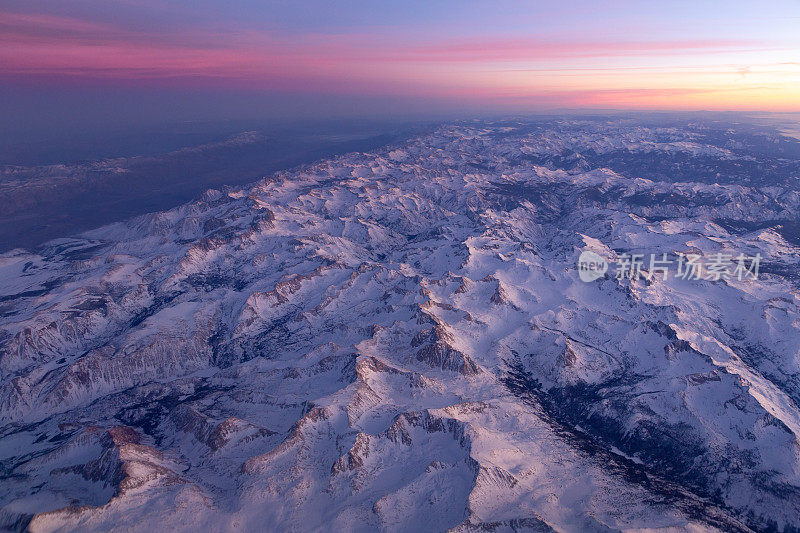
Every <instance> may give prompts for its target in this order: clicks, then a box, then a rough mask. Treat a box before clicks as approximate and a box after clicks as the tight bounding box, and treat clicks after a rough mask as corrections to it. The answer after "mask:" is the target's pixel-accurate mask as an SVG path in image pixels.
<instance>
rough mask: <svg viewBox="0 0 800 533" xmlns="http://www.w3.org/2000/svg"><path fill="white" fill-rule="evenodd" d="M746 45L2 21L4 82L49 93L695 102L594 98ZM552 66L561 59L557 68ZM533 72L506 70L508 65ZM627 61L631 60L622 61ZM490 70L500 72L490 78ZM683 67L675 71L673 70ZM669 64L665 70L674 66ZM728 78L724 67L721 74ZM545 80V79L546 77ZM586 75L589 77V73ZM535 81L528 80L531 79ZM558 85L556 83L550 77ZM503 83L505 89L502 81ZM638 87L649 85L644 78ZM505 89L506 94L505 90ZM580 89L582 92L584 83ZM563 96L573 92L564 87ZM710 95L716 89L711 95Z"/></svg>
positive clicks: (753, 46)
mask: <svg viewBox="0 0 800 533" xmlns="http://www.w3.org/2000/svg"><path fill="white" fill-rule="evenodd" d="M766 46H767V44H766V43H758V42H751V41H738V40H676V41H588V40H572V41H546V40H541V39H527V38H526V39H480V40H479V39H475V40H470V41H461V42H452V41H448V42H440V43H429V44H426V45H424V46H420V45H417V44H414V45H408V44H403V43H398V42H387V41H386V40H385V39H383V38H382V37H380V36H371V35H353V34H349V35H335V36H333V35H322V34H300V35H298V34H292V35H278V34H274V33H270V32H254V31H250V32H243V31H235V30H225V29H221V30H220V29H215V30H209V29H202V30H200V29H194V30H187V29H185V28H184V29H176V30H175V31H174V32H171V33H170V34H166V33H163V32H156V33H152V34H151V33H146V32H141V31H132V30H127V29H122V28H118V27H115V26H111V25H107V24H100V23H93V22H87V21H83V20H78V19H72V18H65V17H54V16H49V15H21V14H14V13H2V12H0V77H2V78H3V79H5V80H12V81H22V82H31V81H37V80H38V82H40V83H52V82H54V81H58V82H60V83H63V82H64V81H68V82H74V83H92V84H99V83H102V84H109V83H120V84H126V85H134V84H139V85H143V84H147V85H152V84H157V85H162V86H178V87H223V88H225V87H227V88H248V89H280V90H287V91H305V92H332V93H350V94H353V93H358V94H386V95H425V96H434V97H448V96H452V97H457V98H462V99H464V100H470V101H476V102H477V101H479V100H481V99H483V100H495V101H499V100H501V99H505V101H507V102H515V101H526V100H531V99H536V100H537V101H538V102H542V103H544V104H545V105H547V104H551V105H590V104H591V105H600V104H605V103H609V102H615V101H618V100H624V99H628V100H629V101H631V102H634V103H635V102H645V101H660V100H662V99H665V98H673V99H681V98H687V97H694V96H697V95H698V94H700V93H701V92H703V91H706V92H707V91H708V89H702V88H678V89H657V88H652V89H648V88H646V87H645V88H640V89H636V88H632V89H624V90H616V89H605V90H604V89H602V88H597V87H596V84H595V83H594V81H593V79H594V78H593V77H594V76H595V75H596V73H597V72H599V71H603V72H611V73H621V72H624V71H625V70H632V71H635V70H644V69H650V68H664V71H665V72H667V73H669V72H671V71H673V69H676V68H677V67H674V66H663V67H659V63H658V62H655V61H654V62H653V64H652V65H651V66H648V67H642V66H630V65H624V63H623V64H622V65H620V61H617V62H615V63H616V65H618V66H610V65H609V64H607V63H603V62H602V61H600V60H601V59H603V58H627V57H631V56H648V57H649V56H660V57H665V56H670V55H672V56H677V57H684V56H686V55H701V56H704V57H707V56H708V55H710V54H715V53H730V52H733V51H741V50H766ZM548 60H558V63H557V64H556V65H557V66H555V67H554V65H553V64H551V63H548V62H547V61H548ZM510 61H514V62H522V63H524V62H528V63H529V64H530V66H531V67H532V68H529V69H526V68H520V69H511V70H509V69H504V68H503V67H504V65H503V63H504V62H510ZM623 61H624V60H623ZM487 63H495V64H496V65H495V66H496V68H494V69H491V68H490V69H487ZM672 63H674V62H672ZM669 64H670V63H669V62H665V63H662V65H669ZM716 67H717V68H719V65H717V66H716ZM553 70H560V71H567V70H570V71H572V72H571V73H570V76H572V79H577V80H578V81H577V82H576V84H571V85H575V86H571V87H570V88H571V89H572V90H556V89H553V90H545V89H543V88H541V87H536V86H525V84H526V83H527V82H525V81H521V78H519V77H516V78H514V81H513V82H512V81H511V80H510V79H507V78H502V77H499V75H500V74H502V73H509V72H519V73H521V74H523V75H524V73H526V72H528V73H530V76H531V78H530V79H531V80H534V81H535V80H538V79H543V77H544V78H547V74H546V72H549V71H553ZM538 72H543V73H545V74H543V75H542V76H539V77H537V73H538ZM582 72H584V73H585V74H581V73H582ZM526 79H527V78H526ZM550 79H552V77H551V78H550ZM504 80H505V81H504ZM636 82H637V84H638V83H644V85H647V80H646V78H644V77H640V78H638V79H637V80H636ZM504 84H505V85H504ZM581 84H582V85H583V86H582V87H581V86H580V85H581ZM564 89H567V87H566V86H565V87H564ZM711 90H713V89H711Z"/></svg>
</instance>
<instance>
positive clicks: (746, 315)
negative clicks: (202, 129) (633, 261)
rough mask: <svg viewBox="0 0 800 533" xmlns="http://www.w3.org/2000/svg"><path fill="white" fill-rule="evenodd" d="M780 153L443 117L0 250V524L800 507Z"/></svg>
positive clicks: (793, 308) (162, 525)
mask: <svg viewBox="0 0 800 533" xmlns="http://www.w3.org/2000/svg"><path fill="white" fill-rule="evenodd" d="M799 146H800V143H797V142H795V141H792V140H789V139H786V138H784V137H781V136H780V135H778V134H777V133H772V132H769V131H768V130H761V129H755V128H754V127H750V126H746V125H738V126H737V125H719V124H716V123H714V124H706V123H691V124H683V125H681V126H677V125H674V124H669V125H663V124H662V125H654V124H645V123H642V122H640V121H635V120H619V119H614V120H550V121H545V122H527V121H505V122H467V123H458V124H453V125H446V126H442V127H440V128H439V129H438V130H436V131H435V132H434V133H432V134H429V135H424V136H422V137H418V138H415V139H412V140H410V141H408V142H406V143H404V144H402V145H396V146H393V147H387V148H385V149H382V150H377V151H374V152H370V153H353V154H348V155H346V156H341V157H338V158H335V159H332V160H328V161H324V162H321V163H317V164H314V165H312V166H306V167H302V168H299V169H295V170H292V171H288V172H283V173H279V174H276V175H273V176H270V177H268V178H265V179H263V180H261V181H260V182H258V183H256V184H255V185H253V186H251V187H248V188H244V189H237V190H227V191H218V190H211V191H208V192H207V193H206V194H205V195H204V196H203V197H202V198H201V199H200V200H198V201H196V202H194V203H191V204H187V205H184V206H181V207H179V208H176V209H173V210H171V211H167V212H161V213H155V214H151V215H146V216H142V217H139V218H135V219H132V220H130V221H128V222H125V223H118V224H114V225H111V226H105V227H102V228H100V229H97V230H93V231H90V232H87V233H85V234H82V235H80V236H78V237H75V238H70V239H61V240H57V241H53V242H51V243H49V244H47V245H45V246H43V247H41V248H39V249H37V250H36V251H35V252H27V251H23V250H14V251H11V252H7V253H5V254H3V255H2V256H0V526H2V527H5V528H8V529H25V528H29V529H30V530H31V531H54V530H81V531H92V530H102V531H105V530H109V529H111V528H114V527H116V528H120V529H122V530H127V529H130V530H136V531H158V530H177V531H187V530H195V531H196V530H211V529H213V530H218V531H234V530H235V531H269V530H292V531H375V530H382V531H446V530H452V531H528V530H532V531H551V530H556V531H620V530H623V531H629V530H630V531H633V530H641V529H644V528H652V529H656V530H657V529H659V528H664V529H665V530H666V529H667V528H675V529H671V530H691V531H705V530H715V529H716V530H721V531H750V530H757V531H767V530H771V529H772V530H778V531H781V530H784V531H789V530H792V528H795V527H800V447H799V446H798V437H800V407H798V406H800V293H799V292H798V289H799V288H800V285H799V283H800V281H799V280H800V278H799V277H798V274H797V267H798V262H800V247H798V245H800V233H798V229H800V225H798V216H799V215H800V187H798V186H797V183H798V178H800V149H799V148H798V147H799ZM585 250H591V251H593V252H595V253H596V254H598V255H599V256H601V257H604V258H607V259H608V261H610V262H611V263H612V264H613V263H614V262H615V261H618V260H619V258H620V256H621V255H623V254H633V253H642V254H651V253H655V254H662V253H668V254H676V253H686V254H696V255H700V256H703V257H712V256H713V255H714V254H719V253H723V254H730V255H736V254H739V253H742V254H747V255H748V256H755V255H756V254H760V256H761V257H762V258H763V259H762V261H761V266H760V273H759V276H758V278H757V279H754V278H753V277H750V278H746V279H743V280H739V279H735V278H729V279H720V280H718V281H714V280H707V279H694V280H686V279H680V278H678V277H676V276H667V278H666V279H664V278H663V277H661V276H651V277H650V279H644V278H642V279H633V280H631V279H617V278H616V277H615V276H614V275H613V270H610V271H609V272H608V274H607V275H606V276H605V277H603V278H601V279H599V280H596V281H593V282H591V283H585V282H583V281H581V280H580V279H579V277H578V271H577V269H576V263H577V261H578V257H579V255H580V254H581V252H583V251H585Z"/></svg>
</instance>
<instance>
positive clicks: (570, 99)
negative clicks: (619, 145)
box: [0, 0, 800, 111]
mask: <svg viewBox="0 0 800 533" xmlns="http://www.w3.org/2000/svg"><path fill="white" fill-rule="evenodd" d="M0 40H2V43H1V44H0V85H2V88H3V90H4V91H7V92H9V94H11V93H14V94H16V96H17V97H19V95H20V94H27V93H29V92H30V91H33V94H38V93H36V91H45V92H46V91H50V92H53V91H64V92H65V93H72V94H74V93H76V92H80V91H84V90H85V91H92V90H105V91H109V90H118V91H126V94H135V93H136V92H137V91H140V92H142V93H144V92H147V91H163V92H165V93H168V92H171V93H172V94H181V92H186V93H196V92H198V91H199V92H203V91H205V92H209V91H211V92H215V94H219V93H220V92H224V93H225V94H230V95H235V94H237V93H241V94H247V95H250V97H252V95H258V94H263V95H281V98H286V97H287V96H286V95H295V96H296V97H297V102H301V103H299V104H295V105H297V106H300V107H302V106H303V105H304V104H302V102H303V101H304V100H303V98H305V99H306V100H305V101H318V100H316V98H317V97H324V98H327V99H330V100H329V101H342V99H345V100H347V99H350V100H352V101H355V102H357V101H358V99H359V98H363V99H364V101H380V99H381V98H385V99H392V101H409V102H412V101H414V100H415V99H417V100H424V101H425V102H427V104H426V105H429V106H435V105H437V102H438V103H441V104H442V105H456V104H457V105H461V106H464V108H470V109H475V108H480V107H482V108H485V109H491V110H508V111H527V110H537V109H548V108H622V109H629V108H633V109H711V110H718V109H726V110H756V109H757V110H767V111H798V110H800V2H797V1H796V0H791V1H767V2H753V1H735V0H734V1H731V0H729V1H726V2H714V1H698V0H694V1H685V2H684V1H671V2H643V1H636V2H633V1H630V2H629V1H621V0H616V1H614V0H612V1H609V2H592V1H585V2H583V1H561V2H508V1H506V2H488V1H486V2H473V1H462V2H456V1H432V0H429V1H424V2H416V1H414V2H412V1H404V2H377V1H374V2H372V1H370V2H368V1H347V2H345V1H339V2H334V1H305V2H290V1H285V2H276V1H257V0H245V1H238V2H234V1H230V0H229V1H221V0H193V1H183V0H181V1H167V0H69V1H56V0H4V1H3V2H2V3H0ZM15 91H16V92H15ZM309 99H310V100H309ZM370 99H372V100H370ZM375 99H377V100H375ZM324 101H328V100H324Z"/></svg>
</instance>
